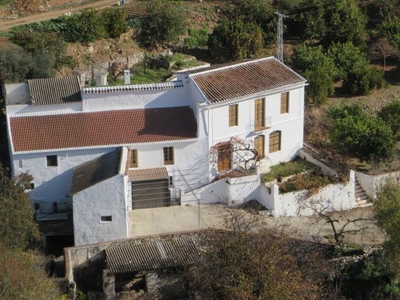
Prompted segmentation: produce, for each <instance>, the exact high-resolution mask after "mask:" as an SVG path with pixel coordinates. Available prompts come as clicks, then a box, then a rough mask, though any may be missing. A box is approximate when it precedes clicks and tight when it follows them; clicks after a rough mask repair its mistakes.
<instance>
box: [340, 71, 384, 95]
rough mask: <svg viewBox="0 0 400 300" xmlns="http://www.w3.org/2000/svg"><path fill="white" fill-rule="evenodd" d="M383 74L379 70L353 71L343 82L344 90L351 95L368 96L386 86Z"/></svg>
mask: <svg viewBox="0 0 400 300" xmlns="http://www.w3.org/2000/svg"><path fill="white" fill-rule="evenodd" d="M384 84H385V81H384V79H383V72H382V71H380V70H379V69H377V68H371V69H369V68H367V67H366V66H365V67H362V68H359V69H353V70H352V71H350V72H349V73H348V74H347V78H346V79H345V80H343V86H342V87H343V90H344V91H345V92H347V93H349V94H350V95H366V94H369V93H370V92H372V90H374V89H380V88H382V87H383V86H384Z"/></svg>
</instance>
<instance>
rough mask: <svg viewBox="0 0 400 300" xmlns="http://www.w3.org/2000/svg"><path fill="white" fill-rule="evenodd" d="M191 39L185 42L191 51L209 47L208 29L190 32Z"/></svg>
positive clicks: (191, 30) (190, 30)
mask: <svg viewBox="0 0 400 300" xmlns="http://www.w3.org/2000/svg"><path fill="white" fill-rule="evenodd" d="M188 33H189V37H188V38H186V39H185V40H184V44H185V46H186V47H188V48H189V49H193V48H201V47H207V42H208V36H209V32H208V30H207V28H201V29H194V28H191V29H189V31H188Z"/></svg>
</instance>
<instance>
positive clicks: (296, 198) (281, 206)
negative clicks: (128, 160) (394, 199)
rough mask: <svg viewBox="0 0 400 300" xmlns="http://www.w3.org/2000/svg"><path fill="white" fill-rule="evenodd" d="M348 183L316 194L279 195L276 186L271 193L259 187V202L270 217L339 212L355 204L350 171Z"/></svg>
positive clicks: (300, 192) (352, 173)
mask: <svg viewBox="0 0 400 300" xmlns="http://www.w3.org/2000/svg"><path fill="white" fill-rule="evenodd" d="M349 178H350V179H349V182H348V183H346V184H341V183H340V184H330V185H327V186H325V187H323V188H321V189H320V190H319V192H318V193H316V194H311V195H310V194H309V192H308V191H296V192H291V193H285V194H279V187H278V185H276V184H273V185H272V186H271V191H268V189H267V188H266V187H265V186H262V187H261V192H260V195H261V197H260V198H261V200H260V203H262V204H263V205H264V206H266V207H267V208H268V209H269V210H271V211H272V215H273V216H275V217H279V216H287V217H290V216H311V215H313V214H315V212H316V211H322V209H324V211H340V210H348V209H352V208H354V206H355V204H356V202H355V187H354V185H355V173H354V171H350V176H349Z"/></svg>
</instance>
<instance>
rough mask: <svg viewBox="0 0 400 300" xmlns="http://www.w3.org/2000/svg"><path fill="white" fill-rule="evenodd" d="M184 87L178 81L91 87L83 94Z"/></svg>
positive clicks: (83, 91) (84, 90)
mask: <svg viewBox="0 0 400 300" xmlns="http://www.w3.org/2000/svg"><path fill="white" fill-rule="evenodd" d="M182 87H183V82H182V81H181V80H178V81H170V82H161V83H149V84H133V85H120V86H100V87H89V88H84V89H83V90H82V93H84V94H95V93H112V92H128V91H152V90H167V89H176V88H182Z"/></svg>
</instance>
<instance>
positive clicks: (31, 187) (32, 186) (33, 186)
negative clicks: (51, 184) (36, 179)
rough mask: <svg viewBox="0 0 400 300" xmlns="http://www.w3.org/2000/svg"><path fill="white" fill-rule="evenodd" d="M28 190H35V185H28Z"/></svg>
mask: <svg viewBox="0 0 400 300" xmlns="http://www.w3.org/2000/svg"><path fill="white" fill-rule="evenodd" d="M29 188H30V189H31V190H33V189H34V188H35V183H33V182H31V183H30V184H29Z"/></svg>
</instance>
